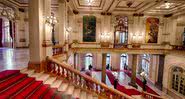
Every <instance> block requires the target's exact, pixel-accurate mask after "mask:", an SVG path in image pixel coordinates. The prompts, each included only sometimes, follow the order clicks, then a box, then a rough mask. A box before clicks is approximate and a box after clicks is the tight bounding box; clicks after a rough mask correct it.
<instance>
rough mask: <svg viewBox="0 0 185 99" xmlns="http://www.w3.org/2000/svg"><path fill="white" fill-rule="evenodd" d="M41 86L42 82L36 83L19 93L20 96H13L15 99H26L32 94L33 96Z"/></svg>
mask: <svg viewBox="0 0 185 99" xmlns="http://www.w3.org/2000/svg"><path fill="white" fill-rule="evenodd" d="M41 84H42V81H35V82H34V83H32V84H31V85H29V86H28V87H27V88H26V89H24V90H22V91H21V92H19V94H16V95H15V96H13V98H15V99H24V98H26V97H27V96H29V95H30V94H32V93H33V92H34V91H35V90H36V89H38V87H40V86H41Z"/></svg>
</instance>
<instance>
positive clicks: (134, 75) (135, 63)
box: [129, 54, 138, 88]
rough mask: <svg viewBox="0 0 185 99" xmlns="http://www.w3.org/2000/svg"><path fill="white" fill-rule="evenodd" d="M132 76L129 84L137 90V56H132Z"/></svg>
mask: <svg viewBox="0 0 185 99" xmlns="http://www.w3.org/2000/svg"><path fill="white" fill-rule="evenodd" d="M132 56H133V58H132V75H131V82H130V83H129V85H130V86H133V87H135V88H137V85H136V67H137V61H138V60H137V54H133V55H132Z"/></svg>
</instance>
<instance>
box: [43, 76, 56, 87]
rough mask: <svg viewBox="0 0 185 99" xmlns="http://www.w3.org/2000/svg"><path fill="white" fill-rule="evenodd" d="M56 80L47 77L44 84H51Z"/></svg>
mask: <svg viewBox="0 0 185 99" xmlns="http://www.w3.org/2000/svg"><path fill="white" fill-rule="evenodd" d="M56 79H57V77H49V78H48V79H47V80H46V81H45V82H44V84H49V85H51V84H53V83H54V82H55V80H56Z"/></svg>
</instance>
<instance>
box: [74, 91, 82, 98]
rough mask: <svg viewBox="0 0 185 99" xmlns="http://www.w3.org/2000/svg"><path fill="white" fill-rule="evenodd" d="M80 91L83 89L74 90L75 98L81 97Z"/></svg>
mask: <svg viewBox="0 0 185 99" xmlns="http://www.w3.org/2000/svg"><path fill="white" fill-rule="evenodd" d="M80 92H81V90H80V89H75V90H74V93H73V99H76V98H78V99H79V98H80Z"/></svg>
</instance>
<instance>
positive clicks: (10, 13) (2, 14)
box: [0, 3, 16, 48]
mask: <svg viewBox="0 0 185 99" xmlns="http://www.w3.org/2000/svg"><path fill="white" fill-rule="evenodd" d="M15 16H16V14H15V11H14V9H13V8H11V7H8V6H7V5H4V4H2V3H0V47H9V48H13V47H14V38H15V22H14V21H13V20H15Z"/></svg>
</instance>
